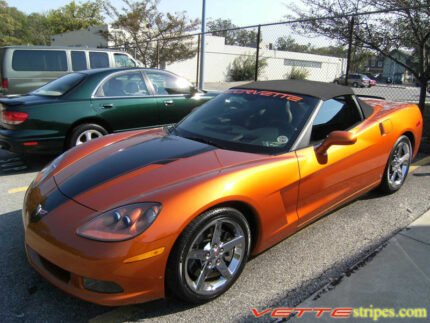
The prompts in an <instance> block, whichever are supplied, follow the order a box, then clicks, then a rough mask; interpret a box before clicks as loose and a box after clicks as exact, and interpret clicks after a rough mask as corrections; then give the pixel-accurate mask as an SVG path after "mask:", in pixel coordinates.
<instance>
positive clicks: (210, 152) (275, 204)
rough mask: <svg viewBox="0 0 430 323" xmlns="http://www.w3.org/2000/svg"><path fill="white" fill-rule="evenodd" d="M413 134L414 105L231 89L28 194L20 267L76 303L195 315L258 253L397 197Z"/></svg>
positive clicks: (312, 88) (416, 127)
mask: <svg viewBox="0 0 430 323" xmlns="http://www.w3.org/2000/svg"><path fill="white" fill-rule="evenodd" d="M421 134H422V116H421V113H420V111H419V109H418V107H417V106H416V105H413V104H397V103H391V102H386V101H383V100H378V99H367V100H364V99H360V98H358V97H356V96H355V95H354V93H353V92H352V90H351V89H350V88H348V87H343V86H340V85H335V84H328V83H318V82H310V81H285V80H282V81H267V82H255V83H250V84H247V85H243V86H241V87H237V88H232V89H229V90H227V91H225V92H224V93H222V94H220V95H219V96H217V97H216V98H214V99H213V100H212V101H209V102H208V103H206V104H204V105H203V106H201V107H200V108H198V109H197V110H195V111H194V112H192V113H191V114H190V115H189V116H188V117H186V118H185V119H184V120H182V121H181V122H180V123H179V124H177V125H176V126H169V127H165V128H158V129H152V130H146V131H135V132H126V133H120V134H114V135H109V136H106V137H103V138H100V139H97V140H94V141H91V142H89V143H87V144H85V145H81V146H78V147H77V148H74V149H72V150H70V151H68V152H66V153H65V154H63V155H61V156H60V157H58V158H57V159H56V160H54V161H53V162H52V163H51V164H50V165H49V166H47V167H46V168H45V169H44V170H42V171H41V172H40V173H39V174H38V175H37V177H36V179H35V180H34V181H33V183H32V184H31V186H30V188H29V189H28V191H27V193H26V197H25V202H24V208H23V219H24V227H25V244H26V250H27V255H28V259H29V262H30V263H31V265H32V266H33V267H34V268H35V269H36V270H37V271H38V272H39V273H40V274H41V275H42V276H44V277H45V278H46V279H47V280H48V281H50V282H51V283H52V284H54V285H55V286H57V287H59V288H61V289H62V290H64V291H66V292H67V293H69V294H72V295H74V296H77V297H80V298H82V299H84V300H87V301H90V302H94V303H98V304H104V305H121V304H130V303H139V302H145V301H149V300H154V299H158V298H162V297H165V296H169V295H172V296H175V297H179V298H181V299H183V300H185V301H188V302H193V303H202V302H205V301H209V300H211V299H213V298H215V297H217V296H219V295H221V294H222V293H224V292H225V291H226V290H227V289H228V288H229V287H231V286H232V285H233V283H234V282H235V281H236V280H237V278H238V277H239V275H240V274H241V272H242V270H243V268H244V266H245V263H246V261H247V258H248V257H249V255H250V254H252V255H256V254H258V253H260V252H262V251H263V250H265V249H267V248H269V247H271V246H273V245H274V244H276V243H277V242H279V241H281V240H282V239H285V238H286V237H288V236H289V235H291V234H293V233H294V232H296V231H297V230H299V229H301V228H302V227H304V226H305V225H307V224H309V223H311V222H312V221H314V220H316V219H318V218H319V217H321V216H322V215H324V214H326V213H327V212H330V211H331V210H334V209H335V208H338V207H339V206H340V205H342V204H344V203H347V202H348V201H350V200H352V199H355V198H357V197H358V196H360V195H362V194H364V193H366V192H368V191H370V190H372V189H374V188H377V187H379V188H380V189H381V190H382V191H384V192H386V193H391V192H395V191H397V190H398V189H399V188H400V187H401V186H402V184H403V182H404V181H405V178H406V176H407V174H408V170H409V165H410V163H411V160H412V158H413V157H414V156H415V154H416V153H417V150H418V147H419V145H420V141H421Z"/></svg>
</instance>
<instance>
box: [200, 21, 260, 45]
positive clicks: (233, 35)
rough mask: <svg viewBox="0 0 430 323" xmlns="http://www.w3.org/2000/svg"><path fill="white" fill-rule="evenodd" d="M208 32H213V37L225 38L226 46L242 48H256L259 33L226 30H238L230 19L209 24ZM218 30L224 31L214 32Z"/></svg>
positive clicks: (244, 30) (243, 30)
mask: <svg viewBox="0 0 430 323" xmlns="http://www.w3.org/2000/svg"><path fill="white" fill-rule="evenodd" d="M207 27H208V31H212V32H213V33H212V35H214V36H219V37H224V38H225V44H226V45H236V46H242V47H256V44H257V33H256V32H255V31H254V30H246V29H240V30H225V29H233V28H237V26H236V25H235V24H233V23H232V22H231V20H230V19H221V18H219V19H216V20H213V21H209V22H208V23H207ZM216 30H223V31H219V32H214V31H216Z"/></svg>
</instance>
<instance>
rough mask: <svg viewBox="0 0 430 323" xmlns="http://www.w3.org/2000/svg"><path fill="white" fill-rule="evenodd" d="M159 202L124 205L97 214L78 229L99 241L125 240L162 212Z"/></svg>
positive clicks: (84, 234)
mask: <svg viewBox="0 0 430 323" xmlns="http://www.w3.org/2000/svg"><path fill="white" fill-rule="evenodd" d="M160 210H161V204H159V203H139V204H130V205H126V206H122V207H119V208H116V209H113V210H110V211H108V212H106V213H103V214H101V215H98V216H96V217H95V218H94V219H92V220H90V221H89V222H87V223H86V224H84V225H83V226H81V227H80V228H78V230H77V231H76V233H77V234H78V235H80V236H81V237H84V238H88V239H93V240H99V241H123V240H128V239H131V238H134V237H135V236H137V235H139V234H141V233H142V232H144V231H145V230H146V229H148V228H149V226H150V225H151V224H152V223H153V222H154V220H155V219H156V218H157V215H158V214H159V213H160Z"/></svg>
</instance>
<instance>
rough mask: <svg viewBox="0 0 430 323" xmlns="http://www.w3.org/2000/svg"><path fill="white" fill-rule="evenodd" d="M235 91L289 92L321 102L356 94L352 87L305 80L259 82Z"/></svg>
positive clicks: (237, 87)
mask: <svg viewBox="0 0 430 323" xmlns="http://www.w3.org/2000/svg"><path fill="white" fill-rule="evenodd" d="M233 89H253V90H264V91H277V92H288V93H294V94H303V95H309V96H313V97H316V98H319V99H321V100H324V101H325V100H329V99H332V98H335V97H337V96H342V95H352V94H354V92H353V91H352V89H351V88H350V87H347V86H343V85H337V84H334V83H324V82H316V81H305V80H274V81H258V82H252V83H248V84H243V85H240V86H235V87H233Z"/></svg>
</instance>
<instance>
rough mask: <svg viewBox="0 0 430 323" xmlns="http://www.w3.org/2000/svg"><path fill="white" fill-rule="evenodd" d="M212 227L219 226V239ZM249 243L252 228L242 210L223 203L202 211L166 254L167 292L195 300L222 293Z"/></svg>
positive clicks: (239, 268) (245, 256)
mask: <svg viewBox="0 0 430 323" xmlns="http://www.w3.org/2000/svg"><path fill="white" fill-rule="evenodd" d="M220 224H221V225H220ZM215 228H219V229H220V231H218V232H221V234H220V236H219V237H220V238H219V239H218V238H217V236H218V235H216V236H215V237H214V235H213V232H214V231H215ZM214 239H215V240H214ZM232 241H236V243H232ZM250 245H251V232H250V229H249V225H248V222H247V221H246V218H245V217H244V215H243V214H242V213H241V212H239V211H238V210H236V209H233V208H229V207H222V208H216V209H213V210H210V211H207V212H205V213H203V214H202V215H200V216H199V217H197V218H196V219H195V220H193V221H192V222H191V223H190V224H189V225H188V227H187V228H186V229H185V230H184V231H183V232H182V234H181V236H180V237H179V239H178V240H177V242H176V243H175V246H174V248H173V250H172V252H171V254H170V256H169V260H168V263H167V268H166V292H167V295H169V296H173V297H176V298H179V299H181V300H183V301H186V302H189V303H194V304H201V303H205V302H208V301H210V300H212V299H215V298H217V297H218V296H220V295H222V294H223V293H224V292H226V291H227V290H228V289H229V288H230V287H231V286H232V285H233V284H234V282H235V281H236V280H237V278H238V277H239V276H240V274H241V273H242V270H243V268H244V267H245V264H246V261H247V259H248V256H249V252H250ZM223 247H224V248H223ZM227 248H228V249H229V250H228V251H227V250H224V249H227ZM233 256H234V257H233ZM221 272H222V273H223V274H221Z"/></svg>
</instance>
